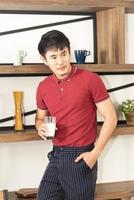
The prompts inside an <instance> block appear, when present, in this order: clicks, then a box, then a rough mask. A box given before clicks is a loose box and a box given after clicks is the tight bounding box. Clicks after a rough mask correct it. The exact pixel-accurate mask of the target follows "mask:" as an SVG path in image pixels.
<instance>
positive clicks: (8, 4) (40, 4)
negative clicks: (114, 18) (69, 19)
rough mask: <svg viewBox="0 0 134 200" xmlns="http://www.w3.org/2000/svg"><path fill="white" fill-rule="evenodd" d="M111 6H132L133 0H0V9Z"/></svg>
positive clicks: (60, 8)
mask: <svg viewBox="0 0 134 200" xmlns="http://www.w3.org/2000/svg"><path fill="white" fill-rule="evenodd" d="M113 7H125V8H134V2H133V0H129V1H128V0H122V1H120V0H116V1H115V0H111V1H110V2H109V1H107V0H103V1H102V0H97V1H93V0H88V1H87V0H83V1H80V0H57V1H56V0H55V1H54V0H49V1H44V0H29V1H24V0H20V1H17V3H16V0H4V1H3V0H0V8H1V10H42V11H61V12H63V10H64V11H69V12H72V11H79V12H89V11H92V12H93V11H94V12H95V11H98V10H104V9H108V8H113Z"/></svg>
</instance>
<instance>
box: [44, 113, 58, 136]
mask: <svg viewBox="0 0 134 200" xmlns="http://www.w3.org/2000/svg"><path fill="white" fill-rule="evenodd" d="M44 123H45V126H46V128H47V137H48V138H53V137H54V135H55V130H56V117H54V116H45V119H44Z"/></svg>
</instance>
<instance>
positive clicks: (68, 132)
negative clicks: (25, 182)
mask: <svg viewBox="0 0 134 200" xmlns="http://www.w3.org/2000/svg"><path fill="white" fill-rule="evenodd" d="M38 50H39V53H40V55H41V58H42V60H43V61H44V63H45V64H46V65H48V66H49V68H50V69H51V70H52V72H53V75H51V76H49V77H47V78H46V79H44V80H43V81H41V82H40V84H39V86H38V89H37V114H36V128H37V130H38V134H39V135H40V136H41V137H42V138H43V139H46V138H47V129H46V127H45V124H44V118H45V116H46V115H51V116H55V117H56V127H57V130H56V133H55V137H54V138H53V140H52V142H53V150H52V151H51V152H50V153H48V158H49V164H48V166H47V168H46V170H45V173H44V175H43V178H42V180H41V183H40V186H39V190H38V200H65V199H66V200H93V199H94V194H95V185H96V179H97V159H98V157H99V155H100V154H101V152H102V150H103V148H104V146H105V145H106V143H107V142H108V140H109V138H110V137H111V135H112V133H113V131H114V129H115V127H116V123H117V119H116V113H115V110H114V107H113V105H112V102H111V100H110V98H109V95H108V93H107V91H106V88H105V86H104V84H103V82H102V80H101V79H100V78H99V76H98V75H97V74H95V73H92V72H89V71H86V70H81V69H79V68H77V67H73V66H72V65H71V64H70V42H69V40H68V38H67V37H66V36H65V35H64V34H63V33H62V32H60V31H57V30H53V31H49V32H47V33H46V34H44V35H43V36H42V38H41V40H40V42H39V45H38ZM97 109H98V111H99V112H100V113H101V115H102V116H103V118H104V123H103V126H102V128H101V130H100V133H99V137H98V139H97V141H96V134H97V116H96V111H97Z"/></svg>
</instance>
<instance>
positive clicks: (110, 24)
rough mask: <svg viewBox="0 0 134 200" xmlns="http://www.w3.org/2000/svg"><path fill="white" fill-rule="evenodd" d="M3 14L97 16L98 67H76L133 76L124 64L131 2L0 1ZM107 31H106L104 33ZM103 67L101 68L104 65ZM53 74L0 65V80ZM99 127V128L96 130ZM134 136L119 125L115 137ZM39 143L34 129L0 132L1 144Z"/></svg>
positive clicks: (133, 10) (132, 66)
mask: <svg viewBox="0 0 134 200" xmlns="http://www.w3.org/2000/svg"><path fill="white" fill-rule="evenodd" d="M0 8H1V11H2V10H3V12H4V10H7V9H8V10H10V11H11V10H16V12H17V11H24V10H25V11H31V12H32V11H46V12H56V13H58V14H60V13H63V10H64V12H65V11H66V12H69V13H71V12H83V13H85V12H96V19H97V24H96V26H97V55H98V57H97V60H98V64H84V65H79V66H78V65H77V64H73V65H74V66H78V67H80V68H83V69H87V70H89V71H93V72H97V73H99V74H134V64H124V63H125V18H124V16H125V13H126V12H127V13H134V1H133V0H130V1H128V0H122V1H120V0H116V1H115V0H111V1H110V2H109V1H107V0H103V1H102V0H97V1H92V0H88V1H87V0H83V1H81V0H57V1H53V0H49V1H44V0H38V1H37V0H29V1H24V0H20V1H18V2H17V3H16V0H10V1H9V0H5V1H3V0H0ZM105 30H107V31H105ZM103 63H104V64H103ZM51 73H52V72H51V71H50V70H49V68H48V67H47V66H44V64H24V65H23V66H13V65H2V64H1V65H0V76H1V77H3V76H19V75H21V76H23V75H24V76H39V75H49V74H51ZM100 127H101V126H98V130H99V129H100ZM127 134H134V127H128V126H126V125H118V126H117V128H116V130H115V132H114V135H115V136H116V135H127ZM33 140H41V138H40V137H39V136H38V135H37V132H36V130H35V129H27V130H25V131H22V132H15V131H13V130H8V131H0V142H17V141H33Z"/></svg>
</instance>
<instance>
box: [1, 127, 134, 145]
mask: <svg viewBox="0 0 134 200" xmlns="http://www.w3.org/2000/svg"><path fill="white" fill-rule="evenodd" d="M100 128H101V125H98V132H99V130H100ZM131 134H134V127H133V126H126V125H125V124H124V125H118V126H117V128H116V130H115V131H114V134H113V136H117V135H131ZM34 140H42V138H41V137H39V136H38V134H37V131H36V130H35V129H25V130H24V131H14V130H3V131H0V143H2V142H22V141H34Z"/></svg>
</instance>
